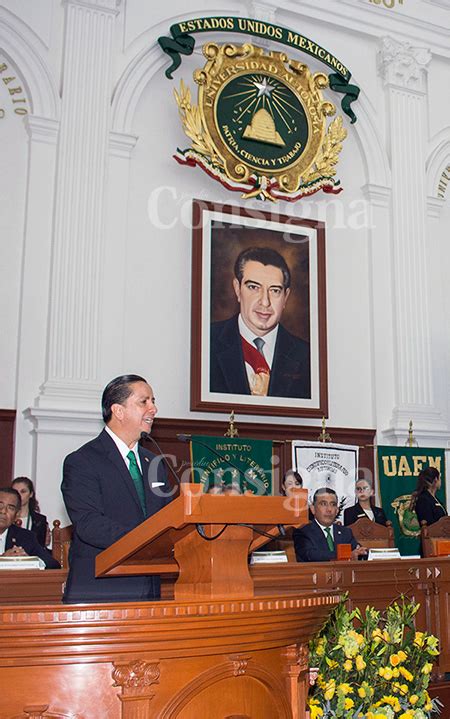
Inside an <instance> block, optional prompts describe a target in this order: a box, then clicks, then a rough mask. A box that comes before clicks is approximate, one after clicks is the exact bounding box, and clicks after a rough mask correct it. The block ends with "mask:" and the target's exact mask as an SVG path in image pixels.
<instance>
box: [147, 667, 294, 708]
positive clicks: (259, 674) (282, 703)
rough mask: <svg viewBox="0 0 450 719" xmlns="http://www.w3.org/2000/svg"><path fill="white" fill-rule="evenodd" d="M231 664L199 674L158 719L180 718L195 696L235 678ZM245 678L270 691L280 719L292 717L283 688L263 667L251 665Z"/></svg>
mask: <svg viewBox="0 0 450 719" xmlns="http://www.w3.org/2000/svg"><path fill="white" fill-rule="evenodd" d="M233 664H234V663H233V662H230V663H227V664H224V663H221V664H219V665H218V666H215V667H212V668H210V669H207V670H206V671H204V672H203V673H202V674H199V675H198V676H197V677H196V678H195V679H194V680H193V681H191V682H189V684H187V685H186V686H185V687H183V689H182V690H181V691H180V692H178V694H176V695H175V696H174V697H173V698H172V699H171V701H170V702H169V703H168V704H166V706H165V707H164V710H163V711H162V712H161V714H160V715H159V717H158V719H173V717H176V716H180V715H181V713H182V710H183V709H184V708H185V707H186V706H187V705H188V704H189V702H190V701H191V700H192V698H193V697H195V696H197V694H199V693H200V692H203V691H205V690H206V689H207V688H208V687H210V686H212V685H214V684H217V683H218V682H220V681H221V680H223V679H227V678H228V677H232V676H237V675H236V674H235V673H234V672H235V668H234V665H233ZM245 676H246V678H247V679H248V678H252V679H255V680H257V682H258V683H262V684H264V685H265V686H266V687H267V688H269V689H270V694H271V696H272V698H273V699H274V701H275V702H276V704H277V706H278V707H279V711H280V714H279V716H280V719H281V718H282V719H288V717H292V713H291V708H290V706H289V704H288V701H287V698H286V695H285V693H284V691H283V686H282V684H281V682H280V681H279V679H278V678H277V677H276V676H274V675H273V674H271V673H270V672H269V671H267V669H266V668H265V667H263V666H261V665H259V664H256V663H252V664H251V665H250V666H249V667H248V668H247V670H246V674H245Z"/></svg>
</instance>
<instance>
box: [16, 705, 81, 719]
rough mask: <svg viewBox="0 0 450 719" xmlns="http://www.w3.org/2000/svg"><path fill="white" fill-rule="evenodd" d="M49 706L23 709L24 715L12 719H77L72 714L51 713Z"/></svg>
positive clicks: (34, 706) (32, 706)
mask: <svg viewBox="0 0 450 719" xmlns="http://www.w3.org/2000/svg"><path fill="white" fill-rule="evenodd" d="M48 708H49V704H33V705H30V706H26V707H24V708H23V714H20V715H19V716H15V717H12V719H76V717H74V715H73V713H72V712H69V713H67V714H66V713H64V714H61V712H56V713H55V712H51V711H50V712H49V711H47V709H48Z"/></svg>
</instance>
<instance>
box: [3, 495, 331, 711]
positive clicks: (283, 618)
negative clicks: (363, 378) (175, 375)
mask: <svg viewBox="0 0 450 719" xmlns="http://www.w3.org/2000/svg"><path fill="white" fill-rule="evenodd" d="M305 514H306V501H305V498H304V493H303V490H302V491H301V493H300V494H299V495H298V497H296V498H295V500H294V501H291V500H286V499H285V498H280V497H253V496H231V497H230V496H217V495H213V496H211V495H203V494H201V487H200V486H198V485H182V488H181V494H180V496H179V497H178V498H177V499H175V500H174V501H173V502H172V503H171V504H170V505H168V506H167V507H165V508H164V509H163V510H161V511H160V512H158V514H156V515H154V516H153V517H151V518H149V519H148V520H146V521H145V522H144V523H143V524H141V525H140V526H139V527H137V528H136V529H134V530H133V531H132V532H130V533H129V534H128V535H126V536H125V537H122V539H120V540H119V541H118V542H116V543H115V544H114V545H112V546H111V547H109V548H108V549H107V550H105V551H104V552H102V554H101V555H99V557H98V558H97V574H98V575H99V576H104V575H114V574H136V573H149V572H150V573H159V574H167V573H174V572H176V570H177V568H178V567H179V576H178V580H177V582H176V584H175V590H174V592H175V601H161V602H126V603H117V604H82V605H66V606H61V605H28V606H3V607H1V610H0V642H1V646H2V652H1V656H0V668H1V669H0V670H1V673H2V680H3V681H2V685H3V689H2V701H1V708H0V719H26V718H27V717H29V718H30V719H44V718H48V719H50V718H52V719H69V718H73V717H76V718H77V719H103V717H105V719H106V717H108V719H199V718H200V717H202V718H203V717H204V718H205V719H302V718H303V717H304V711H305V699H306V692H307V668H308V653H307V643H308V641H309V639H310V637H311V635H312V634H313V633H314V632H315V631H316V630H317V629H318V628H319V627H320V626H321V624H322V623H323V621H324V620H325V618H326V616H327V614H328V612H329V610H330V608H331V607H332V606H333V605H334V604H335V603H336V602H337V601H338V598H339V595H338V593H337V592H334V593H330V592H329V591H327V590H323V591H320V590H319V591H317V590H315V591H314V590H311V589H308V590H306V591H302V590H300V591H298V592H297V593H296V595H294V596H293V595H292V594H291V595H287V594H283V593H271V594H270V595H268V596H258V597H255V596H254V590H253V581H252V580H251V578H250V575H249V572H248V552H249V551H252V550H253V549H256V548H258V547H259V546H262V545H263V544H264V542H265V541H267V538H266V537H262V536H261V535H259V534H258V532H257V531H256V530H258V529H262V530H263V531H265V532H267V533H268V534H270V535H276V534H277V533H278V530H277V529H276V525H277V524H300V523H302V520H303V521H305ZM241 525H252V526H241ZM202 535H204V536H202ZM204 537H207V538H204ZM208 538H209V539H210V540H211V541H208ZM279 566H280V565H272V567H271V569H272V571H273V575H274V582H275V583H276V579H275V578H276V575H277V572H278V571H279ZM266 569H267V570H269V567H266Z"/></svg>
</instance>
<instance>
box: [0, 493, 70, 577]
mask: <svg viewBox="0 0 450 719" xmlns="http://www.w3.org/2000/svg"><path fill="white" fill-rule="evenodd" d="M21 504H22V501H21V498H20V494H19V492H18V491H17V489H13V487H0V555H1V556H2V557H26V556H29V557H39V558H40V559H42V561H43V562H44V564H45V566H46V568H47V569H59V568H60V566H59V564H58V562H57V561H56V559H54V558H53V557H52V555H51V553H50V552H49V551H48V549H46V548H45V547H42V546H41V545H40V544H39V542H38V541H37V538H36V535H35V534H34V533H33V532H31V531H30V530H29V529H22V527H17V526H16V525H15V524H14V522H15V520H16V517H17V514H18V512H19V510H20V507H21Z"/></svg>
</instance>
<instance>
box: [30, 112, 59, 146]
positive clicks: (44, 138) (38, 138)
mask: <svg viewBox="0 0 450 719" xmlns="http://www.w3.org/2000/svg"><path fill="white" fill-rule="evenodd" d="M24 122H25V128H26V131H27V133H28V137H29V138H30V140H31V141H34V142H43V143H46V144H48V145H56V143H57V141H58V133H59V120H52V119H50V118H48V117H39V116H38V115H27V116H26V117H25V120H24Z"/></svg>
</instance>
